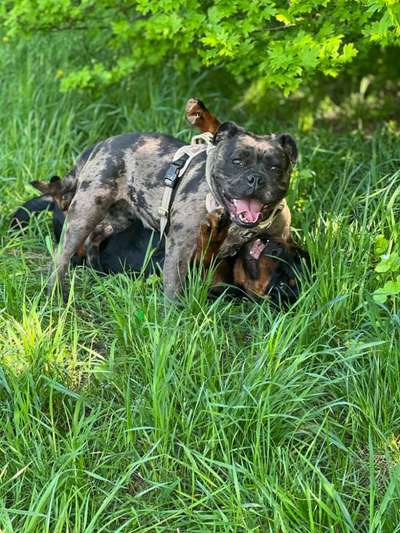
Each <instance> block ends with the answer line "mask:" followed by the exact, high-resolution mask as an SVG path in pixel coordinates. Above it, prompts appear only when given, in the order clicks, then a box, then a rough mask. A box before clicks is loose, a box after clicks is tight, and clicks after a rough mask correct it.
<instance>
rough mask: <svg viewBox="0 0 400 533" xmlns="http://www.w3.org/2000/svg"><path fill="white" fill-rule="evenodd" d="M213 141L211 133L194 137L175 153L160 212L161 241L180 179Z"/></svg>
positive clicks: (166, 174)
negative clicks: (173, 195) (174, 192)
mask: <svg viewBox="0 0 400 533" xmlns="http://www.w3.org/2000/svg"><path fill="white" fill-rule="evenodd" d="M212 139H213V135H212V134H211V133H209V132H206V133H202V134H201V135H196V136H194V137H192V141H191V144H188V145H185V146H182V147H181V148H179V149H178V150H177V151H176V152H175V155H174V158H173V160H172V163H171V164H170V166H169V167H168V169H167V172H166V173H165V176H164V183H165V187H164V193H163V197H162V200H161V205H160V207H159V210H158V213H159V215H160V241H161V240H162V238H163V237H164V235H165V232H166V229H167V226H168V222H169V212H170V208H171V200H172V194H173V191H174V189H175V187H176V186H177V184H178V181H179V178H181V177H182V176H183V175H184V174H185V172H186V170H187V168H188V166H189V165H190V163H191V162H192V160H193V159H194V158H195V157H196V156H197V155H199V154H201V153H203V152H204V151H205V150H207V152H208V147H209V146H211V142H212Z"/></svg>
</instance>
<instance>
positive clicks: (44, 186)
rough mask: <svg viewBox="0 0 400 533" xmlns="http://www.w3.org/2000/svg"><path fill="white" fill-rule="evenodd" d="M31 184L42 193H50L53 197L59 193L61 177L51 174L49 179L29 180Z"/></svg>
mask: <svg viewBox="0 0 400 533" xmlns="http://www.w3.org/2000/svg"><path fill="white" fill-rule="evenodd" d="M31 185H32V187H35V189H38V190H39V191H40V192H41V193H43V194H50V195H51V196H53V197H56V196H60V195H61V178H60V177H59V176H52V177H51V178H50V181H31Z"/></svg>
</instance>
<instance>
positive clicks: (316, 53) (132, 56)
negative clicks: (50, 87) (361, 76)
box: [0, 0, 400, 94]
mask: <svg viewBox="0 0 400 533" xmlns="http://www.w3.org/2000/svg"><path fill="white" fill-rule="evenodd" d="M0 20H1V22H2V26H3V30H2V31H3V40H5V41H6V42H7V41H8V40H10V39H13V38H16V37H19V36H21V35H23V34H25V35H30V34H33V33H36V32H39V31H40V32H53V31H79V32H82V37H83V38H84V40H85V42H87V43H91V45H92V46H93V45H95V53H94V54H92V59H91V60H90V61H88V60H85V59H84V58H83V57H82V58H81V61H80V58H77V69H76V70H75V71H73V72H68V73H63V72H62V71H60V72H59V77H62V87H63V88H64V89H70V88H73V87H81V88H87V87H96V86H97V87H98V86H104V85H108V84H111V83H113V82H118V81H120V80H123V79H124V78H127V77H130V76H132V75H133V74H134V73H135V72H136V71H137V70H138V69H139V68H140V67H143V66H145V65H159V64H162V63H165V62H167V61H168V62H171V64H173V65H174V66H175V67H177V68H182V67H183V66H184V65H185V64H187V63H190V64H191V66H192V68H194V69H195V70H200V69H201V68H204V67H207V68H208V67H223V68H224V69H226V70H227V71H229V72H230V73H231V74H232V75H233V76H234V77H235V78H236V79H237V80H238V81H247V80H251V81H255V80H261V81H262V82H263V83H265V84H267V85H269V86H272V87H278V88H280V89H283V90H284V92H285V94H289V93H290V92H293V91H294V90H296V89H297V88H298V87H299V86H300V85H301V84H302V83H303V82H306V81H307V80H309V79H311V78H312V77H314V76H316V75H317V74H318V73H323V74H324V75H327V76H333V77H336V76H337V75H338V74H339V73H340V71H341V70H342V69H343V68H344V66H345V65H347V64H349V63H351V62H352V61H354V60H356V58H357V54H358V53H359V52H360V51H362V52H363V53H365V52H367V51H368V49H371V48H372V47H374V46H376V45H378V46H381V47H387V46H388V45H395V46H398V45H399V43H400V2H398V0H291V1H290V2H286V1H279V0H258V1H257V0H255V1H253V2H249V1H248V0H208V1H205V0H173V1H172V0H151V1H150V0H80V1H79V2H77V1H76V0H5V1H4V2H2V3H1V5H0ZM372 67H373V65H371V69H372Z"/></svg>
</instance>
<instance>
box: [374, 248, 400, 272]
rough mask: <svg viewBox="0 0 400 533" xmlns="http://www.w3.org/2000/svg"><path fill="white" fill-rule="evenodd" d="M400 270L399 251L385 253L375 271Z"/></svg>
mask: <svg viewBox="0 0 400 533" xmlns="http://www.w3.org/2000/svg"><path fill="white" fill-rule="evenodd" d="M398 270H400V257H399V256H398V254H397V253H395V252H392V253H391V254H384V255H382V256H381V259H380V262H379V263H378V264H377V265H376V267H375V272H379V273H385V272H397V271H398Z"/></svg>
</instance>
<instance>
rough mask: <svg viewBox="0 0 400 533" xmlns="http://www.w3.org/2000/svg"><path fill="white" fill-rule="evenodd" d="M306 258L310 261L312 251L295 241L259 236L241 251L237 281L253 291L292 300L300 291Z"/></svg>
mask: <svg viewBox="0 0 400 533" xmlns="http://www.w3.org/2000/svg"><path fill="white" fill-rule="evenodd" d="M302 258H303V259H304V260H305V262H306V264H308V262H309V256H308V253H307V252H305V251H304V250H302V249H301V248H299V247H297V246H295V245H293V244H287V243H283V242H279V241H272V240H268V239H263V240H261V239H255V240H254V241H251V242H249V243H247V244H245V245H244V246H243V247H242V248H241V250H240V252H239V254H238V257H237V259H236V262H235V265H234V283H235V285H238V286H239V287H241V288H242V289H244V290H245V292H246V293H247V294H249V295H252V296H257V297H260V298H265V299H268V300H272V301H273V302H276V303H278V302H282V303H286V304H288V303H292V302H294V301H295V300H296V299H297V297H298V295H299V290H300V280H299V275H300V274H301V272H302V270H303V261H302Z"/></svg>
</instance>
